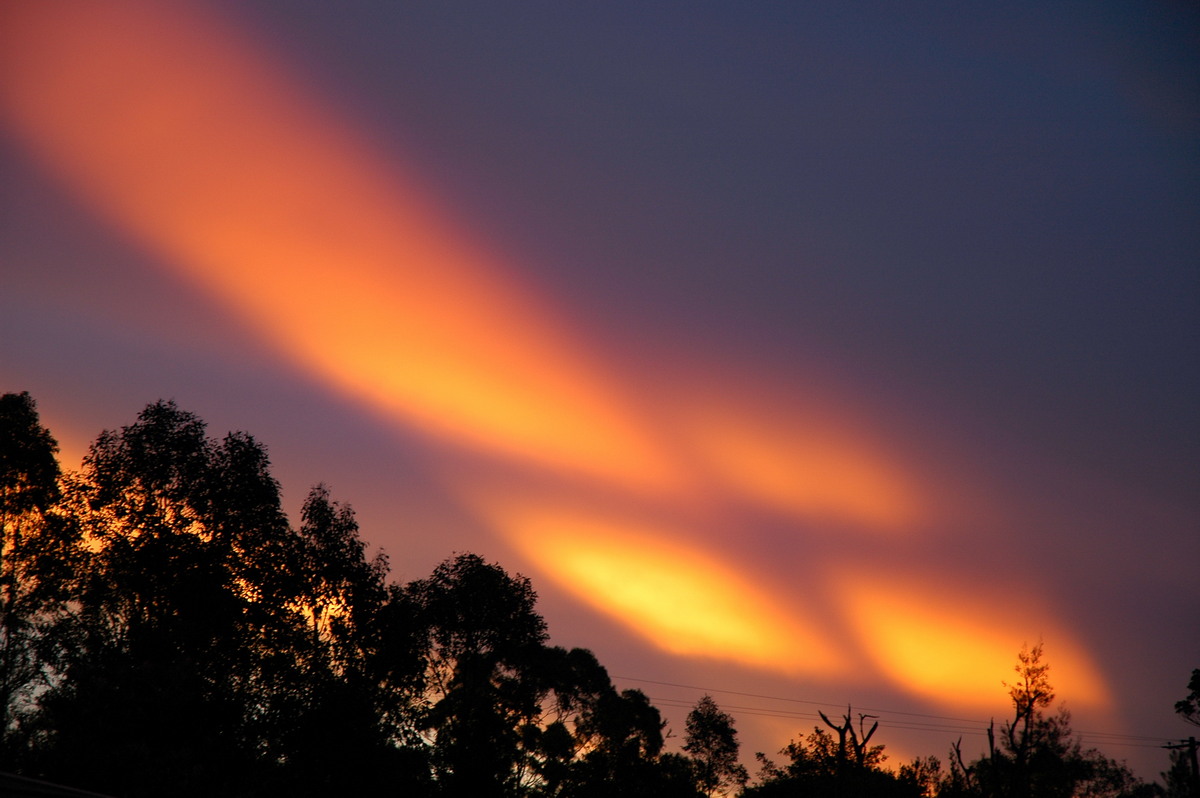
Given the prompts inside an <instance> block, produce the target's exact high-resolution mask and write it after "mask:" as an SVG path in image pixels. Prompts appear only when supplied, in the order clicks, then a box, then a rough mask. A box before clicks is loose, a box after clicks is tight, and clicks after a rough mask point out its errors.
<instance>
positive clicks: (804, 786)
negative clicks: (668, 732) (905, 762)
mask: <svg viewBox="0 0 1200 798" xmlns="http://www.w3.org/2000/svg"><path fill="white" fill-rule="evenodd" d="M843 720H844V723H843V724H842V725H841V726H838V725H835V724H833V723H832V722H831V721H829V719H828V718H825V722H826V723H827V724H828V725H829V726H830V727H831V728H833V729H835V730H838V729H842V730H846V731H845V733H844V734H840V735H839V736H838V737H837V738H835V737H834V736H833V735H832V734H830V733H829V732H828V731H826V730H825V729H822V728H820V727H819V726H818V727H814V728H813V730H812V733H811V734H809V735H808V736H807V737H806V738H805V739H803V740H793V741H791V742H790V743H788V745H787V746H786V747H785V748H784V749H783V750H782V751H781V752H780V753H781V754H783V755H784V756H786V757H787V759H788V762H787V763H786V764H784V765H783V766H778V765H776V764H775V763H774V762H773V761H771V760H770V759H768V758H767V757H765V756H764V755H763V754H758V760H759V762H760V764H761V766H762V768H761V771H760V773H759V775H758V780H757V784H755V785H754V786H753V787H750V788H749V789H747V790H746V791H745V792H744V793H743V794H744V795H746V796H756V798H776V796H778V797H779V798H782V797H783V796H793V795H838V796H846V798H858V796H863V798H867V797H868V796H880V797H881V798H892V797H893V796H894V798H919V796H921V795H923V792H922V790H923V785H922V784H920V783H919V782H918V781H917V780H916V779H914V778H912V777H908V778H902V777H900V776H898V775H897V774H895V773H893V772H891V771H890V770H887V769H886V768H885V767H884V766H883V763H884V761H885V759H886V758H887V757H886V756H885V755H884V753H883V751H884V747H883V746H882V745H875V746H870V745H868V743H869V740H870V736H871V735H870V734H869V733H862V731H861V729H860V730H859V731H858V732H856V733H855V735H854V736H853V738H851V736H850V734H849V731H848V730H849V729H850V728H851V721H850V713H849V711H848V712H847V714H846V715H845V716H844V719H843ZM851 740H853V741H854V742H853V743H852V742H851Z"/></svg>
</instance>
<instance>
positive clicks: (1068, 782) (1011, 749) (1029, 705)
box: [944, 643, 1143, 798]
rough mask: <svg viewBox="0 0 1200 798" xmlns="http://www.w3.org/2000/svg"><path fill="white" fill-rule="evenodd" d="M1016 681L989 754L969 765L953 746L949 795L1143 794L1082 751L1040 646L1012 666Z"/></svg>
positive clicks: (1135, 783)
mask: <svg viewBox="0 0 1200 798" xmlns="http://www.w3.org/2000/svg"><path fill="white" fill-rule="evenodd" d="M1014 671H1015V672H1016V674H1017V677H1018V678H1017V680H1016V681H1015V682H1014V683H1013V684H1011V685H1008V688H1009V696H1010V698H1011V699H1012V702H1013V710H1014V716H1013V719H1012V720H1010V721H1006V722H1005V723H1004V724H1003V725H1002V726H1001V728H1000V734H999V738H1000V740H999V745H997V744H996V742H995V736H996V735H995V734H994V730H993V729H991V728H989V730H988V741H989V750H988V753H987V754H986V755H985V756H983V757H982V758H980V759H978V760H976V761H975V762H973V763H971V764H969V765H968V764H966V763H964V761H963V757H962V752H961V748H960V747H959V746H958V745H957V744H956V745H955V747H954V749H953V756H952V759H951V769H952V772H951V775H950V778H949V779H948V784H947V788H946V789H945V790H944V792H945V793H946V794H948V795H971V796H986V797H987V798H993V797H994V798H1071V797H1072V796H1089V798H1118V796H1130V795H1136V794H1141V793H1142V792H1143V785H1142V784H1141V782H1140V781H1139V780H1138V779H1136V778H1135V777H1134V776H1133V775H1132V774H1131V773H1130V772H1129V770H1128V768H1126V767H1125V766H1124V765H1123V764H1121V763H1119V762H1116V761H1113V760H1110V759H1108V758H1106V757H1104V756H1103V755H1102V754H1101V753H1100V752H1099V751H1096V750H1086V751H1085V750H1083V749H1082V747H1081V745H1080V743H1079V742H1078V741H1077V740H1076V739H1075V738H1074V735H1073V734H1072V732H1071V725H1070V720H1071V718H1070V714H1069V713H1068V712H1067V710H1066V709H1065V708H1060V709H1059V710H1058V712H1057V713H1056V714H1054V715H1049V714H1047V710H1049V708H1050V707H1051V705H1052V704H1053V702H1054V689H1053V687H1052V686H1051V684H1050V679H1049V672H1050V666H1049V665H1048V664H1047V663H1045V662H1043V660H1042V645H1041V644H1040V643H1039V644H1038V645H1036V646H1034V647H1033V648H1029V647H1025V648H1023V649H1022V650H1021V652H1020V653H1019V654H1018V657H1017V664H1016V665H1015V666H1014Z"/></svg>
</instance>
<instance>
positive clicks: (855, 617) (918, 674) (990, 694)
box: [835, 572, 1111, 711]
mask: <svg viewBox="0 0 1200 798" xmlns="http://www.w3.org/2000/svg"><path fill="white" fill-rule="evenodd" d="M835 589H836V590H837V594H838V597H839V600H840V602H841V605H842V606H843V607H844V608H845V610H846V614H847V617H848V620H849V623H850V626H851V628H852V629H854V630H855V631H856V632H857V633H858V639H859V641H860V645H861V646H862V647H863V648H864V649H865V650H866V653H867V655H868V656H869V657H870V658H871V660H872V661H873V662H874V663H875V665H876V667H877V668H878V669H879V670H880V672H882V673H883V674H884V675H885V676H886V677H888V678H889V679H891V680H892V681H893V682H894V683H896V684H898V685H900V686H901V687H903V688H906V689H907V690H910V691H912V692H914V693H917V694H919V695H923V696H925V697H926V698H928V699H931V700H933V701H936V702H938V703H941V704H943V705H945V706H948V707H955V708H962V709H968V710H978V711H986V710H988V709H989V708H995V707H1004V706H1006V705H1007V703H1008V693H1007V690H1006V689H1005V688H1004V686H1003V684H1004V683H1012V682H1013V681H1014V676H1015V674H1014V673H1013V666H1014V664H1015V663H1016V659H1017V652H1018V651H1020V649H1021V647H1022V646H1023V645H1026V644H1029V645H1033V644H1035V643H1036V642H1037V641H1038V640H1039V639H1044V641H1045V658H1046V661H1047V662H1049V663H1050V666H1051V682H1052V684H1054V686H1055V687H1056V689H1057V692H1058V695H1059V696H1060V697H1061V698H1063V699H1065V700H1067V702H1068V703H1069V704H1070V705H1072V706H1080V705H1083V706H1091V707H1098V708H1104V707H1106V706H1108V704H1109V702H1110V700H1111V696H1110V695H1109V691H1108V688H1107V686H1106V685H1105V683H1104V679H1103V677H1102V676H1101V675H1100V673H1099V671H1098V670H1097V668H1096V666H1095V664H1094V663H1093V662H1092V661H1091V658H1090V657H1089V656H1088V655H1087V654H1086V652H1085V650H1084V649H1083V648H1082V647H1081V646H1080V645H1079V644H1078V643H1077V642H1076V641H1075V640H1074V637H1073V635H1071V634H1070V633H1068V632H1066V631H1065V630H1063V629H1061V628H1059V626H1058V624H1056V623H1054V622H1053V621H1052V620H1050V619H1049V618H1048V617H1047V614H1048V613H1047V612H1046V610H1045V609H1044V608H1042V607H1038V606H1036V605H1031V604H1029V603H1027V602H1026V601H1025V600H1023V599H1022V598H1020V597H1018V596H1013V595H1011V594H1000V595H986V594H987V593H989V592H990V591H989V589H988V588H987V587H985V586H981V585H979V584H972V585H963V584H958V585H956V584H952V583H951V581H950V580H948V579H947V578H946V577H945V576H944V575H943V576H941V577H938V578H930V579H923V580H902V579H897V578H895V577H889V576H888V575H887V574H863V573H861V572H860V573H856V574H855V575H854V576H844V577H843V578H841V579H840V580H838V581H837V582H836V588H835ZM981 594H982V595H981Z"/></svg>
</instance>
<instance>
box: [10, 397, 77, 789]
mask: <svg viewBox="0 0 1200 798" xmlns="http://www.w3.org/2000/svg"><path fill="white" fill-rule="evenodd" d="M57 451H58V444H57V443H56V442H55V440H54V438H52V437H51V436H50V433H49V431H48V430H46V429H44V428H43V427H42V426H41V423H40V421H39V419H38V414H37V407H36V405H35V403H34V401H33V399H31V398H30V396H29V394H28V393H20V394H5V395H3V396H0V769H6V768H7V769H11V768H13V767H15V766H16V765H17V762H16V751H17V748H18V746H19V745H20V743H19V741H18V740H16V739H15V737H16V736H17V735H18V733H19V729H18V728H16V725H15V723H16V718H17V715H18V712H19V710H20V709H21V708H22V707H23V706H24V705H25V704H27V703H28V702H29V701H30V700H31V697H32V692H33V691H34V690H35V689H36V688H38V687H41V686H44V684H45V678H44V677H45V676H46V675H47V674H46V673H45V672H44V670H43V667H42V665H43V662H42V660H41V658H40V657H39V656H38V651H37V647H38V645H39V644H40V643H42V642H43V641H44V637H45V635H46V632H47V630H48V629H49V628H50V627H51V626H52V625H53V624H54V623H55V622H56V621H58V620H60V619H61V616H62V614H63V613H64V611H65V603H66V600H67V598H68V596H69V592H68V585H69V582H70V578H71V576H72V575H73V573H74V569H75V566H76V565H77V564H78V563H77V561H78V560H79V557H80V555H81V551H80V549H79V546H78V542H79V538H78V531H77V528H76V526H75V525H74V524H73V523H72V522H71V519H70V518H69V517H68V516H66V515H64V514H63V513H61V512H59V511H58V509H57V506H58V503H59V500H60V498H61V497H60V490H59V479H60V476H61V475H60V471H59V466H58V460H57V459H56V457H55V454H56V453H57Z"/></svg>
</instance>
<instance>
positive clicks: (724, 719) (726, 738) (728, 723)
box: [683, 695, 749, 795]
mask: <svg viewBox="0 0 1200 798" xmlns="http://www.w3.org/2000/svg"><path fill="white" fill-rule="evenodd" d="M685 729H686V736H685V737H684V740H685V742H684V746H683V750H684V751H686V752H688V753H689V754H691V757H692V762H693V767H694V768H695V771H696V782H697V784H698V785H699V787H700V789H701V790H702V791H704V792H705V793H707V794H709V795H714V794H719V795H727V794H728V793H729V791H730V790H731V789H732V788H733V787H735V786H741V785H743V784H745V783H746V780H747V779H748V778H749V774H748V773H747V772H746V768H745V767H743V766H742V765H741V764H739V763H738V748H739V746H738V740H737V729H735V728H734V725H733V718H731V717H729V715H727V714H725V713H724V712H722V711H721V709H720V707H718V706H717V702H716V701H713V699H712V696H708V695H706V696H704V697H703V698H701V699H700V701H699V702H697V704H696V706H695V707H694V708H693V709H692V711H691V712H689V713H688V716H687V725H686V726H685Z"/></svg>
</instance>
